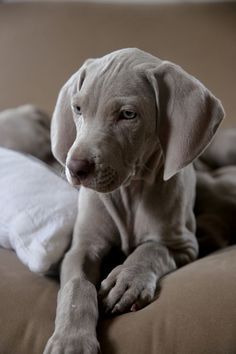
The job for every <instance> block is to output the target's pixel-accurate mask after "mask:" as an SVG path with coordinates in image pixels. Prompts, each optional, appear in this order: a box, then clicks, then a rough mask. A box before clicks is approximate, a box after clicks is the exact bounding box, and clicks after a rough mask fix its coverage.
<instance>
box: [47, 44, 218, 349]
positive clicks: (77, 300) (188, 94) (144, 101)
mask: <svg viewBox="0 0 236 354" xmlns="http://www.w3.org/2000/svg"><path fill="white" fill-rule="evenodd" d="M223 116H224V111H223V108H222V105H221V103H220V101H219V100H217V99H216V98H215V97H214V96H213V95H212V94H211V93H210V92H209V91H208V90H207V89H206V88H205V87H204V86H203V85H202V84H201V83H200V82H199V81H198V80H196V79H195V78H194V77H192V76H190V75H189V74H187V73H186V72H185V71H184V70H182V69H181V68H180V67H179V66H177V65H175V64H173V63H170V62H168V61H162V60H160V59H158V58H156V57H154V56H152V55H150V54H148V53H146V52H143V51H141V50H138V49H122V50H118V51H115V52H113V53H111V54H108V55H106V56H104V57H102V58H100V59H90V60H88V61H86V62H85V64H84V65H83V66H82V67H81V68H80V69H79V71H78V72H76V73H75V74H74V75H73V76H72V77H71V78H70V79H69V81H68V82H67V83H66V84H65V85H64V86H63V88H62V89H61V91H60V94H59V97H58V100H57V103H56V107H55V111H54V114H53V120H52V132H51V138H52V150H53V153H54V155H55V157H56V158H57V160H58V161H60V163H61V164H62V165H64V166H65V169H66V176H67V179H68V181H69V182H70V183H71V184H72V185H74V186H78V187H80V192H79V200H78V210H79V211H78V218H77V222H76V225H75V228H74V234H73V242H72V247H71V249H70V250H69V252H68V253H67V254H66V256H65V258H64V261H63V264H62V270H61V289H60V292H59V296H58V304H57V314H56V321H55V332H54V334H53V335H52V337H51V338H50V340H49V342H48V344H47V346H46V349H45V351H44V353H45V354H95V353H97V352H98V351H99V343H98V341H97V337H96V325H97V320H98V297H97V290H98V289H99V299H100V302H101V304H102V306H103V308H104V310H105V311H106V312H108V313H112V314H118V313H122V312H125V311H130V310H131V311H135V310H137V309H139V308H141V307H143V306H145V305H147V304H148V303H150V302H151V301H152V300H153V299H154V296H155V293H156V289H157V285H158V282H159V280H160V278H161V277H162V276H163V275H165V274H167V273H169V272H171V271H173V270H175V269H176V268H177V267H179V266H181V265H184V264H186V263H189V262H191V261H193V260H195V259H196V257H197V255H198V244H197V241H196V238H195V218H194V214H193V205H194V199H195V173H194V170H193V167H192V165H191V162H192V161H193V160H194V159H195V158H196V157H197V156H198V155H199V154H200V153H201V152H202V151H203V150H204V149H205V148H206V146H207V145H208V144H209V142H210V141H211V140H212V138H213V136H214V134H215V132H216V130H217V128H218V126H219V124H220V122H221V120H222V118H223ZM62 202H63V201H62ZM112 247H120V249H121V250H122V251H123V252H124V254H125V255H126V260H125V261H124V263H123V264H120V265H118V266H117V267H116V268H114V269H113V270H112V271H111V273H110V274H109V275H108V277H107V278H106V279H104V280H103V281H102V282H101V284H99V283H100V268H101V263H102V260H103V259H104V257H105V256H106V255H107V254H108V253H109V252H110V250H111V249H112ZM99 287H100V288H99Z"/></svg>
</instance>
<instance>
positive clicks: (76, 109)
mask: <svg viewBox="0 0 236 354" xmlns="http://www.w3.org/2000/svg"><path fill="white" fill-rule="evenodd" d="M73 109H74V112H75V114H78V115H80V114H81V108H80V106H73Z"/></svg>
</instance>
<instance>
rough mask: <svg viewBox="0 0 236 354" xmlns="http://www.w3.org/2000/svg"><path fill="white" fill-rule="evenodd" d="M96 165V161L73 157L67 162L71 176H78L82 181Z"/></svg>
mask: <svg viewBox="0 0 236 354" xmlns="http://www.w3.org/2000/svg"><path fill="white" fill-rule="evenodd" d="M94 167H95V164H94V162H91V161H89V160H80V159H71V160H70V161H69V162H68V164H67V168H68V169H69V171H70V174H71V176H72V177H78V178H79V179H80V180H81V181H82V180H84V179H86V178H87V177H88V175H89V174H90V173H92V172H93V170H94Z"/></svg>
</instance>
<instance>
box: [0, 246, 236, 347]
mask: <svg viewBox="0 0 236 354" xmlns="http://www.w3.org/2000/svg"><path fill="white" fill-rule="evenodd" d="M235 257H236V247H235V246H233V247H229V248H226V249H224V250H223V251H221V252H219V253H215V254H213V255H211V256H208V257H206V258H203V259H201V260H199V261H196V262H194V263H192V264H189V265H188V266H185V267H183V268H181V269H179V270H177V271H176V272H174V273H171V274H169V275H168V276H166V277H165V278H164V279H163V280H162V283H161V284H162V289H161V293H160V296H159V298H158V299H157V300H156V301H154V302H153V303H152V304H150V305H149V306H147V307H145V308H144V309H142V310H140V311H137V312H135V313H127V314H124V315H121V316H115V317H113V318H103V319H101V320H100V322H99V325H98V335H99V340H100V342H101V349H102V353H103V354H124V353H125V354H134V353H137V354H147V353H148V354H157V353H158V354H190V353H191V354H200V353H201V354H213V353H214V354H235V348H236V336H235V327H236V307H235V298H236V287H235V282H236V262H235ZM0 259H1V262H0V277H1V287H0V300H1V301H0V313H1V321H0V332H1V340H0V353H4V354H16V353H17V354H42V352H43V349H44V346H45V344H46V342H47V340H48V338H49V337H50V335H51V334H52V332H53V329H54V320H55V311H56V298H57V292H58V290H59V285H58V283H57V281H55V280H54V279H52V278H48V277H41V276H38V275H37V274H34V273H32V272H30V271H29V270H28V269H27V267H25V266H24V265H23V264H22V263H21V262H20V261H19V260H18V259H17V257H16V255H15V254H14V252H12V251H9V250H4V249H0Z"/></svg>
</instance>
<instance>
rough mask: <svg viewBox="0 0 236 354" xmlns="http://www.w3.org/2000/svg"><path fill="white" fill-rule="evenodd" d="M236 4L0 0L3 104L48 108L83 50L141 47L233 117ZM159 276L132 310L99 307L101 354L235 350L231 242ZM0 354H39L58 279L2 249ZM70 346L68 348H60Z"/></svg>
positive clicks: (230, 353) (86, 53) (235, 272)
mask: <svg viewBox="0 0 236 354" xmlns="http://www.w3.org/2000/svg"><path fill="white" fill-rule="evenodd" d="M235 34H236V3H233V2H229V3H228V2H221V3H199V4H197V3H193V4H156V5H154V4H152V5H151V4H150V5H149V4H139V5H137V4H136V5H135V4H127V3H122V4H108V3H101V4H98V3H93V2H88V3H86V2H54V1H52V2H45V1H44V2H10V3H8V2H2V3H0V48H1V49H0V53H1V55H0V92H1V94H0V109H1V110H3V109H5V108H9V107H15V106H18V105H22V104H26V103H33V104H36V105H37V106H38V107H40V108H41V109H43V110H45V111H47V112H48V114H49V115H50V114H51V113H52V111H53V108H54V104H55V101H56V97H57V94H58V91H59V89H60V87H61V86H62V84H63V83H64V82H65V81H66V80H67V78H68V77H69V76H70V75H71V74H72V73H73V72H74V71H75V70H77V69H78V67H79V66H80V65H81V64H82V63H83V61H84V60H85V59H86V58H88V57H97V56H100V55H103V54H105V53H107V52H110V51H112V50H114V49H118V48H123V47H139V48H141V49H144V50H146V51H149V52H151V53H153V54H154V55H157V56H159V57H161V58H165V59H168V60H170V61H173V62H176V63H178V64H179V65H181V66H182V67H184V69H185V70H186V71H188V72H190V73H192V74H193V75H194V76H196V77H197V78H199V79H200V80H201V81H202V82H203V83H204V84H205V85H206V86H207V87H208V88H210V89H211V90H212V91H213V92H214V94H215V95H216V96H218V97H219V98H220V99H221V100H222V102H223V105H224V107H225V110H226V119H225V121H224V123H223V127H227V128H231V127H235V125H236V100H235V92H236V70H235V62H236V45H235ZM226 246H227V247H225V248H223V249H220V250H218V251H216V252H214V253H210V254H208V255H206V256H204V257H203V258H201V259H198V260H197V261H195V262H193V263H191V264H189V265H187V266H184V267H182V268H180V269H179V270H177V271H175V272H174V273H171V274H169V275H167V276H165V277H164V278H163V279H162V280H161V291H160V294H159V297H158V298H157V299H156V300H155V301H154V302H153V303H151V304H150V305H149V306H147V307H145V308H143V309H142V310H139V311H137V312H135V313H126V314H123V315H120V316H115V317H105V316H104V315H102V314H101V318H100V320H99V323H98V337H99V340H100V343H101V352H102V353H103V354H133V353H135V354H136V353H137V354H235V353H236V336H235V333H236V306H235V301H236V300H235V299H236V261H235V259H236V246H234V245H230V246H228V245H226ZM0 277H1V286H0V314H1V316H0V333H1V338H0V354H41V353H42V352H43V349H44V347H45V345H46V342H47V340H48V338H49V337H50V335H51V334H52V332H53V329H54V320H55V311H56V301H57V293H58V289H59V281H58V279H57V278H56V277H46V276H41V275H38V274H35V273H33V272H31V271H30V270H29V269H28V268H27V267H26V266H25V265H23V264H22V263H21V262H20V260H19V259H18V258H17V257H16V254H15V253H14V252H13V251H11V250H6V249H0ZM65 354H66V353H65Z"/></svg>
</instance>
